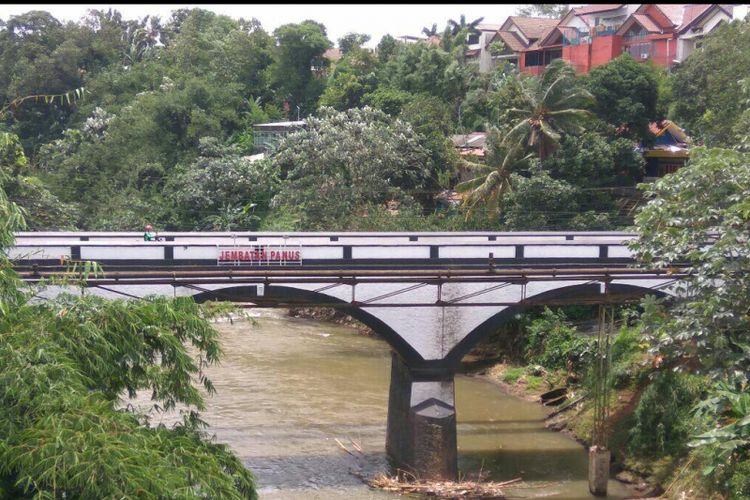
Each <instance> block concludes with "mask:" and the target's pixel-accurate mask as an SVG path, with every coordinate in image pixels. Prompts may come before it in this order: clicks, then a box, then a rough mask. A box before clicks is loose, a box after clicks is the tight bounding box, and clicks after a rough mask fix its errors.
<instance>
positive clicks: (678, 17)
mask: <svg viewBox="0 0 750 500" xmlns="http://www.w3.org/2000/svg"><path fill="white" fill-rule="evenodd" d="M656 7H657V8H658V9H659V10H660V11H662V12H663V13H664V15H665V16H667V19H669V20H670V21H672V24H673V25H674V26H679V25H680V24H681V23H682V15H683V13H684V11H685V7H687V6H686V5H685V4H681V3H658V4H656Z"/></svg>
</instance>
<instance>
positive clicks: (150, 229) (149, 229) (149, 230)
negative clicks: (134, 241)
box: [143, 224, 156, 241]
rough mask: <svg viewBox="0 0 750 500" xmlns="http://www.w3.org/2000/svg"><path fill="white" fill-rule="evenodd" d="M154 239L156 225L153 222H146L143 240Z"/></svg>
mask: <svg viewBox="0 0 750 500" xmlns="http://www.w3.org/2000/svg"><path fill="white" fill-rule="evenodd" d="M154 240H156V232H155V231H154V226H152V225H151V224H146V227H145V228H144V232H143V241H154Z"/></svg>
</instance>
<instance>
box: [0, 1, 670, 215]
mask: <svg viewBox="0 0 750 500" xmlns="http://www.w3.org/2000/svg"><path fill="white" fill-rule="evenodd" d="M564 8H565V6H564V5H562V4H560V5H549V6H543V9H542V10H543V11H544V12H542V11H540V12H541V14H542V15H548V14H550V13H551V12H553V11H557V10H559V9H563V10H564ZM550 15H551V14H550ZM479 21H480V20H479V19H474V20H469V19H466V18H465V16H457V17H456V18H454V19H451V20H448V22H446V24H445V28H444V29H442V30H441V29H440V28H439V27H438V25H437V24H435V25H434V26H433V27H432V28H430V29H427V31H429V32H430V33H432V34H434V35H435V38H433V39H432V41H431V42H430V43H416V44H407V43H400V42H398V41H396V40H395V39H394V38H393V37H390V36H386V37H384V38H383V39H382V40H381V41H380V43H379V44H378V46H377V49H376V50H375V51H372V50H370V49H367V48H364V47H363V44H364V43H366V42H367V40H368V35H367V34H365V33H348V34H347V35H345V36H344V37H342V38H341V39H340V40H338V47H339V49H340V50H341V54H342V57H341V59H339V60H336V61H334V60H330V59H328V58H327V57H326V56H324V54H325V53H326V50H327V49H329V48H331V47H332V46H333V43H332V42H331V41H330V40H329V39H328V38H327V35H326V29H325V27H324V26H323V25H321V24H320V23H317V22H315V21H312V20H308V21H304V22H302V23H298V24H286V25H283V26H280V27H279V28H277V29H276V30H275V31H274V32H273V33H270V34H269V33H267V32H266V31H265V30H264V29H263V28H262V26H261V25H260V23H259V22H258V21H257V20H255V19H251V20H249V21H248V20H245V19H240V20H234V19H230V18H228V17H226V16H220V15H216V14H213V13H211V12H208V11H205V10H201V9H192V10H188V9H180V10H176V11H174V12H173V14H172V16H171V17H170V18H169V19H167V20H166V21H162V20H160V19H156V18H149V17H146V18H144V19H142V20H138V21H125V20H123V19H122V17H121V15H120V14H119V13H118V12H116V11H107V12H103V11H96V10H92V11H90V13H89V15H88V16H87V17H86V18H85V19H83V20H81V21H80V22H78V23H73V22H68V23H60V22H58V21H57V20H55V19H54V18H52V17H51V16H49V15H48V14H46V13H44V12H30V13H27V14H25V15H23V16H15V17H13V18H12V19H10V20H8V22H7V23H5V25H4V27H0V70H3V71H2V72H1V73H2V75H3V76H2V78H0V90H2V93H0V109H5V110H6V112H5V114H4V115H3V117H2V118H3V122H2V124H0V131H3V132H4V133H8V134H15V137H17V140H16V142H17V143H18V144H20V145H21V147H22V149H21V150H19V151H17V152H20V153H23V154H24V155H25V157H26V158H27V164H26V165H25V166H23V167H20V166H17V167H15V169H16V172H15V174H14V175H15V176H16V177H17V179H18V182H16V183H15V184H14V186H15V187H14V186H11V185H10V184H9V185H8V189H9V194H10V195H11V197H12V199H14V200H17V201H19V202H22V203H23V204H30V206H29V207H28V208H29V210H30V213H29V223H30V225H31V227H32V228H35V229H42V228H44V229H49V228H54V227H58V228H67V227H81V228H89V229H121V230H127V229H135V228H139V227H141V226H142V225H143V224H144V223H146V222H150V223H155V224H156V225H157V226H158V227H159V228H161V229H198V228H218V227H224V228H226V227H231V228H236V229H246V230H248V229H253V228H256V227H265V228H268V227H302V226H303V225H304V224H306V223H307V220H308V219H305V218H304V217H298V216H297V215H295V214H296V213H304V212H305V209H303V208H302V207H301V206H292V205H293V204H294V202H291V201H290V200H286V201H285V202H284V203H281V201H282V200H283V199H284V198H285V196H287V195H286V194H284V193H288V192H289V191H290V190H291V189H292V184H290V182H291V181H292V179H293V177H288V176H287V175H286V172H280V171H277V170H271V171H268V170H266V169H267V168H269V167H268V166H269V165H270V164H269V163H261V164H258V165H254V166H252V167H251V166H250V163H251V162H250V160H249V159H246V158H245V157H247V156H249V155H251V154H253V153H257V151H255V150H254V147H253V141H254V132H253V129H252V125H253V124H256V123H259V122H267V121H277V120H284V119H296V118H297V117H300V118H305V117H307V116H313V117H317V118H321V117H322V116H323V115H322V113H325V112H324V111H322V109H324V108H327V107H331V108H334V109H336V110H338V111H342V112H345V111H347V110H350V109H354V108H363V107H365V106H369V107H372V108H374V109H378V110H381V111H383V112H385V113H386V114H387V115H389V116H390V117H391V118H383V119H382V120H381V121H382V122H383V123H385V122H386V121H388V120H390V123H389V125H388V126H389V127H395V128H396V129H398V127H400V126H401V125H398V124H397V122H396V120H398V119H400V120H401V121H402V122H407V123H409V124H411V126H412V128H413V131H414V133H415V134H414V135H410V136H408V137H410V138H411V139H410V140H412V139H413V142H414V143H415V144H418V147H415V148H414V151H413V153H414V155H416V156H414V155H412V156H414V158H417V157H418V158H422V160H420V161H422V162H423V165H421V168H422V169H423V170H425V169H426V170H428V171H429V175H428V177H429V181H428V182H424V183H413V185H411V186H408V185H402V186H400V189H402V191H404V193H403V194H404V195H406V197H407V198H410V199H412V200H415V202H416V205H413V206H412V207H407V206H405V207H404V209H405V212H409V213H410V214H412V215H410V217H409V218H406V217H404V216H403V213H401V212H400V215H399V217H398V218H396V219H393V220H387V219H382V222H383V223H384V224H386V225H388V226H389V227H393V228H396V229H397V228H398V227H399V226H398V224H399V223H403V224H406V225H413V224H416V225H417V226H418V223H416V222H412V219H413V218H416V219H421V220H422V222H423V223H424V224H427V225H431V224H433V223H435V224H437V226H435V227H438V228H439V227H441V226H440V224H442V223H445V224H446V226H444V227H445V228H446V229H447V228H448V227H451V228H455V229H461V228H466V229H469V228H483V229H501V228H505V229H513V228H536V229H543V228H571V229H573V228H579V229H580V228H592V229H593V228H612V227H622V226H623V223H624V222H626V221H623V220H622V218H621V217H620V214H619V213H618V208H617V203H616V201H617V200H616V198H617V196H618V195H617V194H616V193H614V192H611V191H610V189H611V188H613V187H618V186H626V187H627V186H630V187H632V186H634V185H635V183H637V182H638V181H639V180H640V178H641V175H642V168H643V164H642V161H641V159H640V158H639V155H638V154H637V153H635V152H634V151H633V150H632V148H629V144H630V143H629V140H630V138H631V137H630V136H631V135H632V134H630V135H628V134H625V136H622V135H620V136H618V135H617V134H618V133H620V132H616V130H615V127H616V126H617V125H622V124H623V123H627V124H629V125H630V126H631V127H633V129H634V130H635V129H639V130H640V128H642V126H643V124H644V123H645V122H646V121H647V120H650V119H653V118H660V117H663V113H664V112H666V111H665V110H666V109H668V108H669V107H670V102H668V101H667V100H668V99H670V98H671V95H672V94H671V93H670V91H671V84H670V81H669V80H668V77H667V76H666V75H664V74H661V73H659V72H658V71H655V70H653V71H652V70H651V69H649V68H646V67H645V66H643V65H639V64H636V63H634V62H633V61H629V60H628V59H627V58H621V59H618V60H617V61H613V62H612V63H610V64H607V65H604V66H602V67H600V68H597V69H596V70H595V71H594V72H592V76H591V77H586V78H581V77H576V76H575V74H574V72H573V70H572V68H571V67H569V66H567V65H565V64H563V63H562V61H555V62H554V63H553V64H551V65H550V68H549V69H548V71H547V72H546V73H545V74H544V75H543V76H542V77H540V78H537V77H529V76H524V75H519V74H518V73H517V72H516V70H515V69H514V68H513V67H512V66H508V65H499V66H498V67H497V68H495V70H493V71H492V72H491V73H488V74H480V73H479V72H478V65H477V64H476V63H475V62H473V61H471V60H469V59H467V58H466V55H465V49H466V47H467V37H468V36H469V35H470V34H472V33H475V32H476V29H477V28H476V26H477V23H478V22H479ZM157 41H159V42H160V43H157ZM79 87H84V88H85V89H86V92H85V97H84V98H83V99H80V100H78V101H76V102H72V103H70V104H68V103H67V102H63V100H62V98H60V99H59V100H53V101H52V103H42V102H37V101H33V100H30V101H26V102H24V103H23V104H22V105H19V106H10V107H8V106H6V104H8V103H10V102H11V101H13V100H14V99H18V98H19V97H20V96H24V95H30V94H32V93H41V94H46V93H61V92H62V93H64V92H69V91H70V90H71V89H74V88H75V89H78V88H79ZM592 96H596V97H597V98H598V100H599V101H601V102H597V100H594V99H592ZM2 106H5V107H2ZM641 110H643V113H641ZM383 120H385V121H383ZM636 122H637V123H636ZM474 130H486V131H488V132H490V140H489V142H490V144H489V149H490V153H489V155H488V157H487V161H486V162H485V163H484V165H483V164H482V162H480V163H479V164H477V163H476V162H474V161H469V162H467V161H463V160H459V158H458V155H457V154H456V151H455V150H454V148H453V146H452V145H451V142H450V139H449V136H450V135H451V134H455V133H466V132H471V131H474ZM636 135H638V134H636ZM8 137H10V135H9V136H8ZM14 140H15V139H14ZM209 140H210V141H212V142H211V146H210V148H209V149H210V150H211V151H210V152H208V150H207V149H206V148H207V144H208V143H206V141H209ZM133 144H137V145H138V147H133ZM6 151H7V149H6ZM423 153H426V154H423ZM278 154H283V153H282V152H280V151H279V152H278ZM410 154H411V153H410ZM527 160H532V161H527ZM535 160H541V164H539V163H538V161H535ZM279 161H280V160H279ZM284 161H287V162H288V160H284ZM6 163H12V162H6ZM271 163H278V161H276V160H273V159H271ZM535 165H536V167H540V168H536V167H534V168H531V167H533V166H535ZM224 168H228V169H229V171H228V172H227V173H226V175H221V174H219V172H220V171H222V170H223V169H224ZM493 172H494V173H493ZM541 172H546V173H547V174H548V177H544V176H542V177H540V178H539V179H535V180H531V181H529V182H526V181H525V180H524V179H530V178H532V177H534V176H536V175H542V174H541ZM470 173H473V174H474V175H475V176H476V177H475V180H474V181H473V182H471V183H469V184H465V185H464V192H465V194H466V195H467V203H466V204H465V205H464V208H467V209H468V212H467V213H465V214H464V215H468V217H465V218H464V222H463V223H460V222H459V221H460V220H461V218H460V217H450V218H447V219H446V218H443V219H433V221H432V222H428V221H427V219H426V217H430V215H429V214H430V213H432V212H434V211H435V210H436V209H437V205H436V202H435V196H436V195H437V194H438V193H439V192H440V191H441V190H442V189H445V188H453V187H455V186H456V184H457V183H459V182H461V181H467V180H468V179H467V177H468V175H469V174H470ZM512 173H515V174H517V177H516V178H518V176H520V178H518V185H519V189H521V190H522V191H524V190H525V191H528V190H529V189H531V188H532V187H534V186H537V187H539V188H540V189H541V188H542V187H543V186H547V185H550V183H552V184H554V185H555V186H557V187H558V188H559V189H556V190H554V192H555V193H557V194H559V195H560V197H559V198H558V199H555V200H550V201H548V202H547V203H546V204H545V205H544V206H543V207H540V209H539V210H537V212H549V211H559V212H561V213H564V214H565V215H563V216H558V215H554V214H544V213H538V214H531V215H528V216H527V215H522V212H523V211H524V210H525V209H527V208H529V206H530V205H529V203H525V202H524V201H523V200H524V198H523V197H521V196H515V197H514V196H513V195H512V194H511V193H512V192H513V190H514V189H516V186H514V185H513V182H514V181H513V178H511V176H510V175H511V174H512ZM323 174H324V170H320V171H317V173H316V172H315V171H311V172H309V173H308V174H307V177H308V178H309V179H310V180H311V181H312V182H313V184H318V185H323V184H324V182H325V181H324V179H323V178H322V177H320V176H321V175H323ZM214 175H218V176H219V177H220V178H221V179H218V180H217V181H216V182H213V181H208V178H209V177H212V176H214ZM315 175H317V176H319V177H318V178H317V179H315V180H312V179H311V177H312V176H315ZM238 176H239V177H238ZM264 176H265V178H264V179H263V180H262V181H261V178H263V177H264ZM231 179H240V180H239V181H238V182H237V183H236V185H235V186H233V187H230V186H229V185H228V184H227V183H228V182H229V183H231V182H232V181H231ZM256 182H258V183H259V184H260V185H259V186H257V187H256V186H255V183H256ZM187 184H195V185H194V186H193V185H190V186H188V185H187ZM250 184H253V187H251V186H250ZM336 186H340V185H339V184H336ZM335 189H339V187H336V188H335ZM212 190H213V191H214V194H213V196H208V195H207V193H208V192H209V191H212ZM567 193H572V197H571V196H568V195H567ZM339 194H341V193H339ZM557 194H556V196H557ZM276 195H279V197H278V202H277V203H276V204H273V205H272V204H271V200H272V199H273V198H274V196H276ZM209 198H211V199H209ZM387 198H388V197H387V196H385V197H384V196H381V195H374V196H366V197H365V199H364V200H363V203H374V204H375V205H373V206H372V207H371V208H370V209H369V210H368V212H371V213H386V212H385V211H386V209H387V207H386V206H385V202H387V201H391V200H389V199H387ZM506 198H507V199H506ZM328 199H330V198H328ZM405 199H406V198H405ZM504 199H505V201H503V200H504ZM31 201H33V203H30V202H31ZM488 201H489V204H486V203H485V202H488ZM485 204H486V206H485ZM407 205H408V203H407ZM55 207H57V208H58V209H57V210H56V209H55ZM249 207H252V208H249ZM352 207H353V205H352V204H350V203H349V204H345V206H339V207H338V210H334V209H332V210H330V212H331V213H332V214H333V213H338V216H337V217H335V218H334V219H336V220H334V219H332V218H327V219H325V221H326V222H323V220H319V221H318V219H314V218H313V219H309V220H316V221H318V225H317V226H316V227H318V228H323V226H324V224H327V223H331V224H333V225H335V226H336V227H342V228H344V227H347V224H349V223H357V222H359V221H360V219H358V213H357V212H356V210H355V211H354V212H352V211H350V210H352ZM390 213H391V214H392V215H393V216H394V217H395V212H393V211H392V210H391V212H390ZM475 215H481V216H483V217H478V218H477V217H475ZM372 220H373V219H370V221H368V224H369V222H371V221H372ZM379 220H380V219H379ZM441 220H442V221H443V222H441ZM284 221H287V222H289V223H290V224H291V225H289V224H287V223H286V222H284ZM294 221H297V222H294ZM534 225H538V226H537V227H534ZM332 227H333V226H332ZM404 227H406V226H404Z"/></svg>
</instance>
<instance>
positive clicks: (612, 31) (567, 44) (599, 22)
mask: <svg viewBox="0 0 750 500" xmlns="http://www.w3.org/2000/svg"><path fill="white" fill-rule="evenodd" d="M732 11H733V9H732V6H731V5H723V4H722V5H720V4H690V5H688V4H601V5H589V6H585V7H575V8H573V9H571V10H570V11H569V12H568V13H567V14H566V15H565V16H564V17H563V18H562V19H561V20H560V21H559V22H558V23H557V25H556V26H554V27H553V28H551V29H549V30H548V31H547V32H546V33H545V34H544V35H543V36H541V37H540V38H539V39H538V40H537V41H536V42H535V43H534V44H532V45H531V46H529V47H528V48H526V49H525V50H522V51H521V53H520V57H519V69H520V71H522V72H523V73H528V74H534V75H539V74H541V73H543V72H544V68H545V67H546V66H547V65H548V64H549V63H550V62H551V61H552V60H554V59H558V58H562V59H563V60H565V61H567V62H569V63H570V64H572V65H573V66H574V67H575V68H576V71H577V72H578V73H579V74H585V73H588V72H589V71H590V70H591V69H592V68H595V67H597V66H601V65H602V64H606V63H608V62H609V61H611V60H612V59H615V58H617V57H618V56H619V55H621V54H622V53H624V52H628V53H629V54H630V55H631V56H633V58H634V59H636V60H639V61H647V60H650V61H653V63H654V64H657V65H659V66H662V67H671V66H672V65H674V64H676V63H678V62H681V61H683V60H684V59H685V58H686V57H687V56H688V55H689V54H690V53H691V52H692V51H693V50H694V49H696V48H699V47H700V45H701V43H702V39H703V37H704V36H705V34H706V33H709V32H710V31H712V30H713V29H715V28H716V27H718V26H719V25H720V24H721V23H723V22H728V21H731V20H732Z"/></svg>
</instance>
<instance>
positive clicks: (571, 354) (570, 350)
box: [526, 308, 593, 370]
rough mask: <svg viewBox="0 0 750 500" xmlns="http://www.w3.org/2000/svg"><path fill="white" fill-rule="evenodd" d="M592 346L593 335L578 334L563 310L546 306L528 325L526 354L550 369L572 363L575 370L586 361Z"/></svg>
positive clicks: (561, 367)
mask: <svg viewBox="0 0 750 500" xmlns="http://www.w3.org/2000/svg"><path fill="white" fill-rule="evenodd" d="M592 346H593V340H592V339H588V338H585V337H582V336H580V335H578V333H577V332H576V329H575V328H574V327H572V326H570V325H569V324H568V323H566V317H565V314H564V313H563V312H562V311H559V312H553V311H552V310H550V309H549V308H545V309H544V312H543V313H542V317H541V318H539V319H536V320H534V321H532V322H531V325H529V337H528V344H527V346H526V356H527V359H528V361H529V362H530V363H533V364H539V365H542V366H543V367H545V368H547V369H548V370H561V369H567V368H569V366H572V368H573V369H574V370H576V369H578V368H580V367H581V366H583V365H585V364H586V361H587V358H588V357H589V355H590V353H591V352H592Z"/></svg>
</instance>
